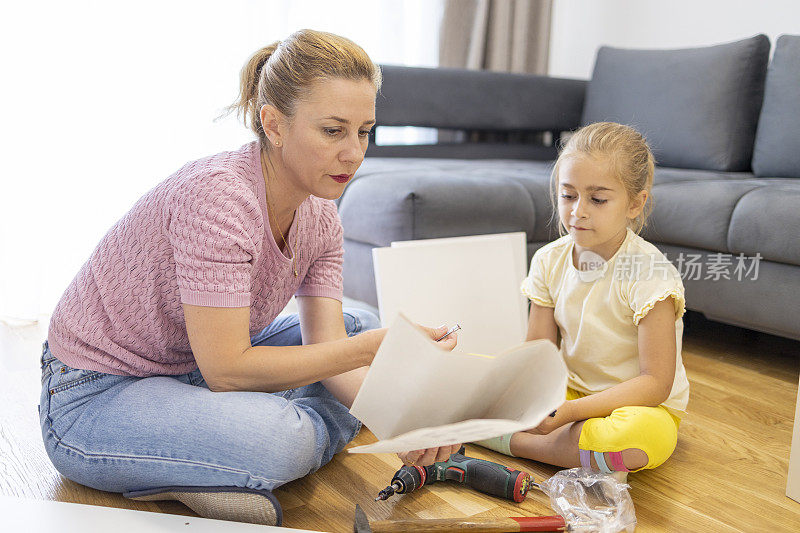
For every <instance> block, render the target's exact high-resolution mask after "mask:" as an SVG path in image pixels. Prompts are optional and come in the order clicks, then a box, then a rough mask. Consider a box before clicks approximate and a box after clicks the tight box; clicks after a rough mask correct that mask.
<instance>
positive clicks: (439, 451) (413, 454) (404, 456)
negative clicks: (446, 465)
mask: <svg viewBox="0 0 800 533" xmlns="http://www.w3.org/2000/svg"><path fill="white" fill-rule="evenodd" d="M445 331H447V330H445ZM445 331H443V332H442V335H444V333H445ZM442 335H439V336H440V337H441V336H442ZM460 449H461V445H460V444H453V445H452V446H439V447H438V448H428V449H426V450H414V451H410V452H401V453H398V454H397V457H399V458H400V460H401V461H403V464H404V465H406V466H429V465H432V464H433V463H439V462H441V461H447V460H448V459H450V456H451V455H453V454H454V453H458V450H460Z"/></svg>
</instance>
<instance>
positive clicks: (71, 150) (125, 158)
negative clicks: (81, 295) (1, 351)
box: [0, 0, 442, 331]
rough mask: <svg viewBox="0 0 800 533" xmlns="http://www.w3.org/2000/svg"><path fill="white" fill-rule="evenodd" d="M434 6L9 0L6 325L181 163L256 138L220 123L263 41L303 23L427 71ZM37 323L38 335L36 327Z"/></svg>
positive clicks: (1, 235) (1, 258) (40, 301)
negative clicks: (247, 64)
mask: <svg viewBox="0 0 800 533" xmlns="http://www.w3.org/2000/svg"><path fill="white" fill-rule="evenodd" d="M441 11H442V5H441V1H427V0H405V1H404V2H394V1H392V0H378V1H376V0H358V1H356V0H352V1H339V2H336V3H330V2H324V1H312V0H306V1H290V0H274V1H252V0H251V1H246V0H229V1H226V2H219V1H210V0H191V1H190V0H183V1H177V0H173V1H169V2H164V1H152V0H142V1H137V2H121V1H120V2H101V1H85V0H84V1H81V0H72V1H70V2H58V1H45V2H17V3H15V4H14V5H13V7H9V6H7V7H5V9H4V16H3V20H2V21H0V46H2V49H3V54H4V60H3V66H4V68H3V71H4V72H3V77H4V82H3V83H2V84H1V85H2V87H0V91H2V98H0V105H2V117H3V120H2V124H3V125H2V137H1V138H0V142H1V144H0V146H2V154H3V155H2V162H3V165H2V174H0V176H2V177H1V178H0V179H1V180H2V181H1V183H0V321H2V322H3V323H5V325H6V326H8V325H11V326H14V325H17V326H25V325H27V326H30V325H32V324H36V323H37V321H38V325H39V326H40V328H41V327H43V326H44V325H45V324H44V322H45V321H46V320H47V319H48V317H49V314H50V313H51V312H52V310H53V308H54V307H55V305H56V303H57V302H58V299H59V298H60V296H61V294H62V293H63V291H64V289H65V288H66V286H67V285H68V284H69V282H70V281H71V280H72V278H73V277H74V275H75V274H76V273H77V271H78V269H79V268H80V267H81V265H82V264H83V263H84V262H85V261H86V260H87V259H88V257H89V255H90V254H91V252H92V250H93V249H94V247H95V245H96V244H97V243H98V242H99V240H100V239H101V238H102V237H103V235H104V234H105V233H106V231H108V229H109V228H110V227H111V225H112V224H114V223H115V222H116V221H117V220H118V219H119V218H121V217H122V215H124V214H125V212H127V210H128V209H129V208H130V207H131V206H132V205H133V203H134V202H135V201H136V200H137V199H138V198H139V197H140V196H141V195H142V194H144V193H145V192H147V191H148V190H149V189H151V188H152V187H154V186H155V185H156V184H157V183H158V182H160V181H162V180H163V179H164V178H166V177H167V176H168V175H169V174H171V173H172V172H173V171H175V170H176V169H178V168H179V167H180V166H181V165H183V164H184V163H185V162H187V161H189V160H191V159H195V158H198V157H202V156H205V155H209V154H213V153H216V152H219V151H222V150H227V149H231V148H236V147H238V146H240V145H242V144H244V143H246V142H249V141H250V140H252V135H251V133H250V132H249V130H247V129H246V128H245V127H244V126H242V125H241V124H240V123H239V122H237V121H236V119H235V117H232V116H230V117H226V118H223V119H220V120H216V121H215V120H214V119H215V118H216V117H218V116H219V115H220V113H221V112H222V110H223V108H224V107H225V106H226V105H227V104H229V103H230V102H231V101H232V100H233V99H234V97H235V96H236V93H237V90H238V75H239V69H240V68H241V67H242V65H243V64H244V62H245V61H246V60H247V58H248V57H249V56H250V54H251V53H252V52H254V51H255V50H256V49H257V48H259V47H261V46H264V45H265V44H267V43H270V42H272V41H275V40H278V39H281V38H284V37H286V36H287V35H289V34H290V33H291V32H292V31H294V30H297V29H301V28H313V29H319V30H324V31H331V32H334V33H338V34H341V35H344V36H346V37H349V38H351V39H353V40H354V41H355V42H357V43H358V44H360V45H361V46H363V47H364V49H365V50H366V51H367V53H369V54H370V56H371V57H372V58H373V60H375V61H377V62H381V63H393V64H408V65H420V66H434V65H436V64H437V51H438V44H437V43H438V28H439V19H440V17H441ZM41 330H42V331H44V330H43V329H41Z"/></svg>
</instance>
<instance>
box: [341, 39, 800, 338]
mask: <svg viewBox="0 0 800 533" xmlns="http://www.w3.org/2000/svg"><path fill="white" fill-rule="evenodd" d="M769 52H770V43H769V40H768V39H767V37H766V36H764V35H758V36H755V37H752V38H749V39H745V40H742V41H737V42H733V43H727V44H722V45H717V46H710V47H705V48H695V49H683V50H623V49H614V48H608V47H604V48H601V49H600V50H599V52H598V55H597V60H596V63H595V68H594V72H593V75H592V79H591V80H589V81H583V80H570V79H557V78H550V77H546V76H531V75H518V74H505V73H492V72H485V71H467V70H455V69H424V68H407V67H396V66H385V67H384V85H383V89H382V93H381V94H380V95H379V97H378V101H377V122H378V126H379V127H380V126H420V127H432V128H439V129H440V131H447V130H454V131H456V132H457V134H456V135H453V134H449V132H448V134H449V136H450V137H456V138H458V137H459V136H460V140H459V141H458V142H439V143H437V144H432V145H420V146H377V145H374V139H373V143H372V145H371V146H370V148H369V150H368V152H367V158H366V160H365V161H364V164H363V165H362V168H361V169H360V170H359V171H358V173H357V174H356V177H355V179H354V181H353V182H352V183H351V184H350V185H349V186H348V188H347V189H346V190H345V193H344V194H343V195H342V198H341V199H340V201H339V213H340V215H341V218H342V223H343V225H344V236H345V243H344V246H345V265H344V275H345V280H344V283H345V295H346V296H349V297H352V298H355V299H358V300H362V301H365V302H367V303H370V304H372V305H377V301H376V296H375V282H374V274H373V268H372V254H371V250H372V248H374V247H376V246H387V245H389V243H390V242H392V241H396V240H410V239H427V238H435V237H448V236H459V235H474V234H486V233H502V232H511V231H525V232H526V234H527V241H528V250H527V251H528V258H529V259H530V257H531V256H532V255H533V253H534V252H535V251H536V249H538V248H539V247H540V246H542V245H544V244H545V243H547V242H549V241H551V240H553V239H554V238H556V237H557V230H556V226H555V225H554V223H553V221H554V219H553V217H552V208H551V203H550V202H551V201H550V198H549V179H550V170H551V166H552V162H553V159H554V158H555V156H556V153H557V151H556V145H557V142H558V140H559V138H560V137H561V136H562V135H563V132H568V131H570V130H574V129H576V128H578V127H580V126H581V125H583V124H588V123H591V122H596V121H601V120H611V121H616V122H622V123H625V124H630V125H632V126H634V127H636V128H637V129H639V130H640V131H641V132H643V133H644V134H645V135H646V136H647V138H648V140H649V142H650V144H651V146H652V147H653V149H654V153H655V156H656V159H657V162H658V167H657V169H656V174H655V184H654V187H653V197H654V199H655V208H654V211H653V214H652V216H651V218H650V222H649V226H648V227H647V228H646V229H645V231H644V232H643V236H644V237H645V238H646V239H648V240H650V241H651V242H653V243H655V244H656V245H657V246H658V247H659V248H660V249H661V250H662V251H663V252H664V253H665V254H666V255H667V257H668V258H669V259H670V260H672V261H673V263H675V264H676V266H677V267H678V269H679V271H681V273H682V274H683V276H684V284H685V286H686V296H687V307H688V308H689V309H690V310H694V311H699V312H701V313H703V314H705V315H706V316H707V317H708V318H710V319H713V320H717V321H720V322H725V323H729V324H734V325H738V326H743V327H746V328H750V329H754V330H758V331H764V332H768V333H772V334H777V335H782V336H786V337H790V338H794V339H800V231H798V228H800V36H781V37H780V38H779V39H778V41H777V43H776V46H775V53H774V57H773V59H772V61H771V63H770V59H769ZM698 265H699V266H698ZM756 269H757V270H756ZM726 278H727V279H726Z"/></svg>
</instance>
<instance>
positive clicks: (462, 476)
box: [375, 446, 531, 503]
mask: <svg viewBox="0 0 800 533" xmlns="http://www.w3.org/2000/svg"><path fill="white" fill-rule="evenodd" d="M445 480H453V481H457V482H458V483H465V484H467V485H468V486H470V487H472V488H473V489H475V490H478V491H480V492H483V493H485V494H491V495H492V496H499V497H501V498H505V499H507V500H513V501H515V502H517V503H519V502H521V501H522V500H524V499H525V495H526V494H527V493H528V489H529V488H530V487H531V476H530V475H529V474H528V473H527V472H520V471H519V470H514V469H513V468H508V467H506V466H503V465H499V464H497V463H492V462H491V461H485V460H483V459H475V458H473V457H466V456H465V455H464V447H463V446H462V447H461V449H460V450H459V451H458V453H454V454H453V455H451V456H450V459H448V460H447V461H442V462H439V463H433V464H432V465H430V466H424V467H423V466H403V467H402V468H401V469H400V470H398V471H397V472H395V474H394V477H393V478H392V483H391V485H389V486H388V487H386V488H385V489H383V490H382V491H380V492H379V493H378V497H377V498H375V501H378V500H385V499H387V498H389V496H391V495H392V494H395V493H397V494H406V493H408V492H411V491H413V490H416V489H418V488H420V487H422V486H424V485H430V484H431V483H435V482H436V481H445Z"/></svg>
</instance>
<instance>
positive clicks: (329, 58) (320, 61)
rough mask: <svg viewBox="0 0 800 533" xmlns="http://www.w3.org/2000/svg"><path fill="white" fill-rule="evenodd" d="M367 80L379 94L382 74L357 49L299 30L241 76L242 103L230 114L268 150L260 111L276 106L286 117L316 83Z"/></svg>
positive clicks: (265, 52) (266, 51) (258, 55)
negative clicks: (239, 120) (265, 106)
mask: <svg viewBox="0 0 800 533" xmlns="http://www.w3.org/2000/svg"><path fill="white" fill-rule="evenodd" d="M331 78H342V79H346V80H353V81H361V80H368V81H370V82H372V83H373V85H375V91H376V92H377V91H378V90H380V88H381V82H382V75H381V69H380V67H378V65H376V64H375V63H373V62H372V60H371V59H370V58H369V56H368V55H367V53H366V52H365V51H364V50H363V49H362V48H361V47H360V46H358V45H357V44H356V43H354V42H353V41H351V40H350V39H347V38H345V37H341V36H339V35H334V34H332V33H326V32H322V31H315V30H299V31H297V32H295V33H293V34H291V35H290V36H289V37H287V38H286V39H284V40H283V41H277V42H274V43H272V44H270V45H269V46H265V47H264V48H262V49H261V50H258V51H257V52H256V53H255V54H253V56H252V57H251V58H250V59H249V60H248V61H247V63H246V64H245V66H244V68H242V72H241V75H240V89H239V98H238V99H237V100H236V102H234V103H233V104H232V105H231V106H229V107H228V112H233V111H235V112H236V114H237V116H239V117H240V118H243V119H244V123H245V125H246V126H247V127H249V128H250V129H251V130H253V132H254V133H255V134H256V136H258V139H259V141H260V142H261V146H262V147H269V143H268V142H267V138H266V134H265V133H264V129H263V128H262V127H261V117H260V112H261V107H262V106H263V105H264V104H270V105H273V106H275V107H276V108H277V109H278V111H280V112H281V113H282V114H283V115H285V116H286V117H289V118H291V117H292V116H293V115H294V112H295V108H296V105H297V101H298V100H299V99H300V98H302V97H303V93H304V91H306V90H308V88H309V87H310V86H311V84H313V83H314V82H317V81H319V80H324V79H331Z"/></svg>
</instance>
